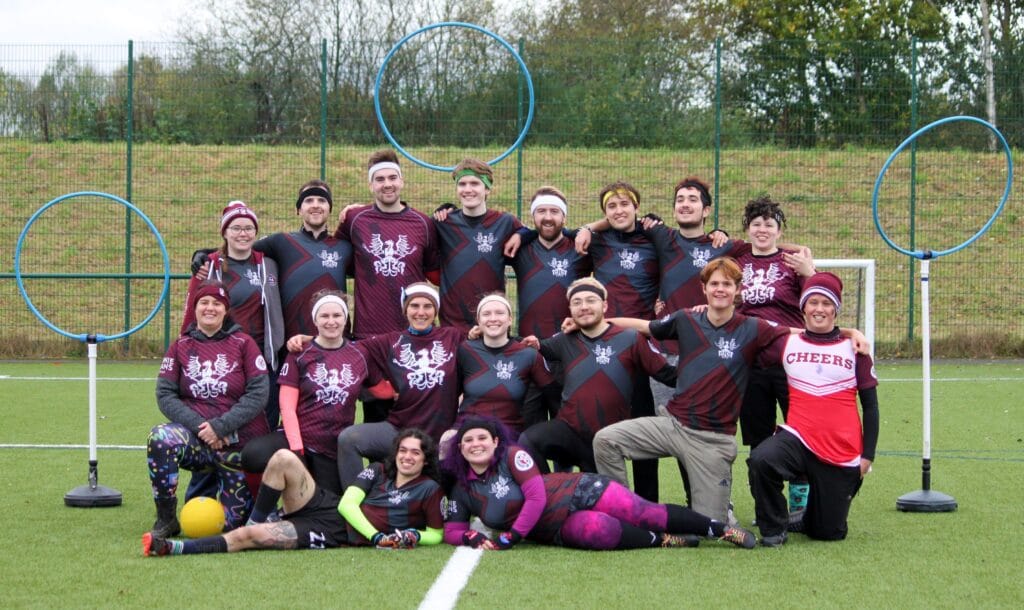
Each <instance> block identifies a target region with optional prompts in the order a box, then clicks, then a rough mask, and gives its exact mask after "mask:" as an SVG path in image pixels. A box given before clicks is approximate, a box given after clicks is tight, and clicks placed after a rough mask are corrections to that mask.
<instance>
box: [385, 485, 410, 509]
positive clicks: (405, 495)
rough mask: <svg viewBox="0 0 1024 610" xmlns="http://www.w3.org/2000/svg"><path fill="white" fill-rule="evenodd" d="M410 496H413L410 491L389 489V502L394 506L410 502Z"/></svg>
mask: <svg viewBox="0 0 1024 610" xmlns="http://www.w3.org/2000/svg"><path fill="white" fill-rule="evenodd" d="M410 497H412V496H411V494H410V493H409V492H408V491H402V490H401V489H391V490H388V503H389V504H392V505H394V506H399V505H400V504H403V503H405V502H408V501H409V498H410Z"/></svg>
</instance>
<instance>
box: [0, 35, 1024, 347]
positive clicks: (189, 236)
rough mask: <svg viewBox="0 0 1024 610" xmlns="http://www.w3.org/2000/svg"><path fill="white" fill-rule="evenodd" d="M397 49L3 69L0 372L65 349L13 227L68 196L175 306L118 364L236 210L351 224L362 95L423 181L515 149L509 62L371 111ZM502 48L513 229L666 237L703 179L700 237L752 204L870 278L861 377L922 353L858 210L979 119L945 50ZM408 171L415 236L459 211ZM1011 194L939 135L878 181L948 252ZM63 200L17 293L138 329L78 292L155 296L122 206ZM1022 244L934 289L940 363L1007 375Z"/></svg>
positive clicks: (279, 227)
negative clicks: (682, 200)
mask: <svg viewBox="0 0 1024 610" xmlns="http://www.w3.org/2000/svg"><path fill="white" fill-rule="evenodd" d="M392 44H393V43H381V42H379V41H322V42H320V43H319V44H313V45H296V46H294V47H293V48H291V49H283V50H281V51H280V52H279V53H277V54H274V55H267V54H263V55H245V54H242V53H240V52H239V51H238V50H237V49H231V48H227V47H224V48H218V47H203V48H200V47H197V46H195V45H186V44H171V43H162V44H152V43H145V44H129V45H104V46H88V47H72V46H65V47H55V46H15V45H0V168H2V169H0V171H2V172H3V179H2V181H0V218H2V222H0V260H2V261H3V269H0V272H2V273H0V301H2V308H0V309H2V312H3V313H2V316H3V317H2V319H0V338H2V341H0V345H2V346H3V347H2V348H0V355H2V356H4V357H55V356H63V355H68V354H73V353H77V352H78V351H80V350H81V347H80V346H77V345H72V344H71V342H69V341H65V340H63V339H59V338H58V337H57V336H56V335H55V334H53V333H51V332H50V331H48V330H46V329H45V328H44V327H43V326H42V325H41V324H40V323H39V322H38V321H36V319H35V318H34V317H33V316H32V315H31V314H30V313H29V312H28V310H27V308H26V307H25V306H24V303H23V301H22V298H21V296H20V294H19V291H18V289H17V286H16V283H15V280H14V278H13V275H14V249H15V243H16V242H17V240H18V237H19V234H20V232H21V230H22V228H23V227H24V225H25V222H26V220H27V219H28V218H29V217H30V216H31V215H32V214H33V212H35V210H37V209H38V208H39V207H40V206H41V205H43V204H45V203H46V202H48V201H50V200H52V199H54V198H56V197H58V196H60V195H63V194H66V193H69V192H74V191H85V190H89V191H104V192H109V193H112V194H116V195H119V196H122V197H124V198H125V199H127V200H130V201H131V202H133V203H134V204H135V205H136V206H138V207H139V208H140V209H141V210H142V211H143V212H144V213H145V214H147V215H148V216H149V217H150V218H151V219H152V220H153V222H154V223H155V224H156V226H157V227H158V228H159V230H160V232H161V234H162V235H163V238H164V240H165V242H166V244H167V248H168V251H169V252H170V256H171V260H172V269H173V271H174V274H175V277H174V281H173V282H172V287H171V292H170V299H169V301H168V303H167V305H166V306H165V308H164V310H163V311H162V312H161V314H160V315H159V316H158V317H157V318H156V319H155V320H154V321H153V322H152V323H151V324H150V325H149V326H147V327H146V328H145V329H144V330H142V331H141V332H139V333H138V334H136V335H134V336H133V337H131V338H130V339H127V340H123V341H121V342H119V346H120V349H119V350H117V351H118V353H119V354H125V353H129V354H133V355H154V354H160V353H162V351H163V347H164V345H165V344H166V342H167V341H168V340H169V338H171V337H172V336H173V335H174V334H175V332H176V329H177V328H178V325H179V324H180V316H181V310H182V298H183V297H184V293H185V286H186V278H187V273H188V263H189V259H190V257H191V252H192V251H193V250H194V249H196V248H199V247H213V246H216V245H218V244H219V241H220V237H219V232H218V222H219V216H220V210H221V208H222V207H223V206H224V205H225V204H226V203H227V202H228V201H230V200H233V199H243V200H245V201H246V202H247V203H249V205H250V206H252V207H253V209H254V210H256V212H257V213H258V214H259V215H260V230H261V233H262V234H267V233H270V232H274V231H288V230H294V229H295V228H297V226H298V219H297V218H296V217H295V216H294V200H295V195H296V191H297V189H298V187H299V185H301V184H302V183H304V182H305V181H307V180H309V179H311V178H316V177H321V178H324V179H326V180H327V181H328V182H329V183H330V184H331V185H332V187H333V189H334V193H335V196H334V197H335V204H336V208H335V209H336V210H337V209H338V207H340V206H341V205H344V204H347V203H356V202H359V203H365V202H367V201H368V199H369V192H368V188H367V185H366V178H365V161H366V158H367V157H368V155H369V153H370V152H371V151H373V150H374V149H377V148H382V147H386V146H388V145H389V144H388V142H387V141H386V139H385V137H384V135H383V133H382V131H381V128H380V126H379V122H378V117H377V115H376V114H375V112H374V99H375V96H376V97H378V98H379V100H378V101H379V102H380V105H381V113H382V116H383V118H384V120H385V122H386V124H387V126H388V128H389V130H390V131H391V133H392V134H393V135H394V137H395V138H396V139H397V141H398V142H399V143H400V144H401V146H402V147H403V148H404V149H406V151H407V152H408V153H409V154H412V155H414V156H416V157H417V158H419V159H422V160H425V161H428V162H430V163H433V164H438V165H454V164H455V163H457V162H458V161H459V160H460V159H461V158H463V157H465V156H475V157H479V158H482V159H485V160H489V159H493V158H495V157H497V156H499V155H500V154H502V152H503V151H505V150H506V149H507V147H508V146H509V145H510V144H511V143H512V142H513V141H514V140H515V139H516V136H517V134H518V133H519V132H520V130H521V129H523V121H524V118H525V116H526V113H527V111H528V109H529V105H530V103H531V100H530V97H529V95H528V88H527V87H526V86H525V85H526V82H525V79H524V77H523V74H522V72H521V70H520V67H519V64H518V63H517V62H516V61H515V60H514V59H513V58H512V57H511V55H510V54H509V53H508V52H507V51H506V50H505V49H503V48H502V47H501V46H500V45H498V44H495V43H494V41H493V40H491V39H489V38H488V37H486V36H483V35H479V34H476V33H472V32H468V33H466V32H454V31H446V30H444V29H442V30H438V31H434V32H431V33H428V34H424V35H423V36H417V37H415V38H413V39H411V40H410V41H409V42H408V43H407V44H406V45H403V47H402V49H400V50H398V51H397V52H396V53H394V54H393V56H392V57H391V58H390V60H389V62H388V67H387V70H386V71H385V72H384V74H382V75H381V78H380V87H379V89H377V88H375V83H376V81H377V70H378V69H379V67H380V65H381V63H382V62H383V60H384V57H385V55H386V54H387V53H388V51H389V49H390V48H391V45H392ZM678 45H681V43H678ZM516 46H517V48H518V50H519V52H520V53H521V55H522V57H523V59H524V60H525V63H526V65H527V66H528V67H529V70H530V72H531V75H532V83H533V88H534V92H535V99H534V100H533V103H534V110H535V119H534V122H533V124H532V126H530V129H529V133H528V137H527V138H526V140H525V144H524V145H523V146H522V147H521V148H520V149H519V150H517V151H515V152H514V153H513V154H512V155H510V156H509V157H508V158H507V159H505V160H504V161H502V162H501V163H499V164H498V165H497V168H496V184H495V190H494V193H493V195H492V199H491V202H492V207H499V208H502V209H505V210H508V211H510V212H512V213H514V214H518V215H519V216H520V217H521V218H523V219H524V221H525V222H526V224H530V223H529V220H528V218H527V217H528V214H526V213H524V208H527V207H528V201H529V197H530V194H531V193H532V191H533V190H534V189H536V188H537V187H539V186H541V185H544V184H553V185H556V186H558V187H559V188H561V189H562V190H563V191H565V192H566V193H567V195H568V196H569V200H570V212H569V220H568V224H569V225H570V226H578V225H579V224H582V223H584V222H587V221H590V220H593V219H595V218H597V217H598V216H599V215H600V208H599V205H598V203H597V200H596V195H597V192H598V191H599V190H600V188H601V187H602V186H603V185H604V184H607V183H609V182H612V181H615V180H620V179H622V180H627V181H629V182H631V183H632V184H634V185H635V186H637V187H638V189H639V190H640V192H641V194H642V201H641V211H642V212H648V211H652V212H655V213H657V214H659V215H661V216H662V217H664V218H665V219H666V221H668V222H671V218H672V211H671V202H672V198H673V195H674V193H673V192H672V189H673V185H674V184H675V183H676V182H677V181H678V180H679V179H681V178H683V177H685V176H690V175H696V176H700V177H702V178H704V179H705V180H706V181H707V182H708V183H709V184H710V185H711V186H712V192H713V193H714V195H715V208H714V214H713V217H712V220H711V221H709V228H710V225H712V224H714V225H716V226H720V227H722V228H724V229H725V230H727V231H728V232H730V234H731V235H732V236H733V237H745V236H744V235H743V231H742V228H741V222H740V221H741V217H742V210H743V207H744V205H745V203H746V202H747V200H749V199H751V198H753V197H755V196H758V195H760V194H762V193H768V194H770V195H771V196H772V197H773V198H775V199H776V200H778V201H780V202H781V203H782V205H783V208H784V210H785V213H786V217H787V221H788V222H787V227H786V232H785V236H784V240H785V241H788V242H792V243H798V244H804V245H807V246H809V247H810V248H811V249H812V250H813V252H814V254H815V256H816V257H819V258H829V259H835V258H871V259H875V260H876V262H877V266H878V285H877V293H878V294H877V302H876V320H877V329H876V332H877V335H876V336H877V340H878V346H877V352H878V354H879V355H882V356H909V355H914V354H915V353H916V352H917V349H918V347H917V345H918V343H919V337H920V330H919V325H920V315H921V313H920V311H919V307H920V303H919V299H920V295H919V294H918V290H919V285H918V278H917V265H916V263H915V262H913V261H910V260H908V259H907V257H905V256H902V255H899V254H897V253H895V252H893V251H892V250H890V249H889V248H887V247H886V246H885V245H884V243H883V242H882V240H881V238H880V237H879V236H878V234H877V231H876V229H875V226H874V221H873V218H872V205H871V193H872V187H873V186H874V181H875V178H876V176H877V175H878V171H879V169H880V168H881V166H882V164H883V163H884V161H885V160H886V158H887V156H888V155H889V153H890V152H891V150H892V149H894V148H895V147H896V145H897V144H899V142H901V141H902V140H903V138H905V137H906V136H907V135H909V134H910V133H911V132H912V131H913V130H914V129H915V128H918V127H921V126H923V125H925V124H927V123H929V122H931V121H933V120H935V119H938V118H941V117H944V116H950V115H955V114H970V115H975V116H979V117H982V118H984V117H985V114H984V106H985V105H984V96H983V95H981V94H980V93H979V92H981V91H983V86H982V83H981V82H980V80H979V78H978V77H977V74H974V76H973V77H972V78H973V80H970V79H967V77H963V78H960V79H959V80H958V79H957V78H955V76H956V73H957V72H956V70H953V69H952V68H950V67H949V66H948V65H944V64H943V61H945V60H946V59H948V58H946V57H945V53H946V50H945V49H944V47H943V46H942V45H940V44H938V43H922V42H919V41H907V42H906V43H905V44H900V45H892V44H890V43H879V42H849V43H843V44H835V43H832V44H821V45H817V44H813V43H808V42H805V41H800V42H796V41H780V42H777V43H773V44H770V45H762V46H761V47H758V48H756V49H752V48H723V46H722V45H721V44H717V45H715V46H714V47H712V48H707V49H697V50H694V49H692V48H683V47H682V46H677V45H676V44H674V43H672V42H671V41H660V42H659V43H657V44H654V43H649V42H633V43H623V42H614V43H608V42H606V41H593V40H582V39H571V40H570V39H567V40H563V41H561V42H560V43H558V44H554V43H548V44H546V45H545V46H538V47H536V48H531V47H530V46H528V45H525V44H523V43H519V44H517V45H516ZM957 68H958V69H960V71H961V72H963V73H970V72H971V70H970V66H958V67H957ZM1010 72H1012V71H1010V70H1007V69H1005V68H1001V67H1000V65H998V64H997V66H996V74H995V79H996V82H997V83H998V84H999V87H998V89H997V91H998V92H999V95H998V98H997V116H998V117H999V126H1000V129H1001V131H1002V132H1003V133H1004V134H1005V135H1006V136H1007V138H1008V139H1009V140H1010V142H1011V144H1012V145H1013V146H1014V147H1017V148H1019V146H1020V145H1021V143H1022V141H1024V102H1021V99H1020V98H1021V96H1022V95H1024V87H1022V86H1021V80H1020V76H1018V75H1017V74H1016V73H1010ZM403 165H404V167H405V170H404V172H405V177H406V187H405V191H404V192H403V198H404V199H405V200H407V201H409V202H410V203H411V204H412V205H413V206H415V207H417V208H418V209H420V210H423V211H425V212H429V211H431V210H433V209H434V208H435V207H436V206H437V205H438V204H440V203H442V202H445V201H451V200H452V199H454V189H453V187H452V183H451V180H450V177H449V176H448V175H447V174H444V173H442V172H436V171H431V170H427V169H424V168H422V167H419V166H417V165H414V164H413V163H410V162H407V161H404V160H403ZM1004 181H1005V162H1004V160H1003V158H1002V156H1001V155H1000V154H998V152H996V153H993V152H991V151H990V142H989V138H988V133H987V132H986V130H984V129H982V128H979V127H977V126H974V125H966V124H961V123H957V124H952V125H950V126H948V127H944V128H942V129H940V130H936V131H935V132H933V133H931V134H929V135H928V136H927V137H923V138H921V140H920V142H919V146H918V147H916V149H915V150H914V151H913V154H909V153H908V154H906V155H904V156H903V157H901V158H900V159H899V160H898V161H897V163H895V164H894V166H893V169H892V170H890V173H889V174H888V175H887V177H886V182H885V189H884V191H883V198H882V199H881V200H880V202H879V210H880V212H881V213H880V222H882V223H883V224H884V226H885V228H886V231H887V233H889V234H890V235H891V236H893V237H894V238H895V239H896V240H897V241H900V243H901V244H905V245H908V246H913V247H917V248H931V249H942V248H944V247H949V246H951V245H955V244H956V243H959V241H963V239H965V238H966V237H969V236H970V235H971V234H973V233H974V232H975V231H976V230H977V229H978V228H979V227H980V226H981V225H982V224H984V222H985V221H986V220H987V219H988V217H989V216H990V215H991V214H992V211H993V210H994V209H995V206H996V204H997V202H998V200H999V196H1000V195H1001V193H1002V188H1003V185H1004ZM72 201H76V200H72ZM72 201H69V202H68V203H67V204H66V205H67V207H69V208H70V209H68V210H55V211H54V213H53V214H50V213H48V214H46V215H45V216H44V217H43V218H41V219H40V221H39V222H37V223H36V225H35V226H34V227H33V229H32V231H30V234H29V235H28V236H27V237H26V246H25V249H24V251H23V253H22V273H23V274H29V275H27V276H26V279H25V286H26V289H27V292H28V294H29V295H30V297H31V298H32V300H33V302H34V303H36V304H37V306H39V308H40V310H41V311H42V312H43V313H44V315H46V316H47V317H50V318H52V319H55V320H59V321H60V324H61V325H67V326H73V327H75V328H71V329H69V330H72V331H73V332H103V333H106V334H112V333H114V332H118V331H120V330H123V329H124V328H126V327H130V326H132V325H133V323H134V321H138V320H140V319H142V318H143V317H144V316H145V315H146V314H147V313H148V312H149V311H150V309H151V308H152V307H153V303H154V299H155V298H156V295H157V294H159V284H160V282H159V280H153V279H124V278H123V277H120V278H106V277H104V278H93V279H85V278H82V277H78V276H79V275H87V274H90V273H91V274H122V275H123V274H153V273H157V272H159V270H160V264H161V263H160V260H159V256H157V255H154V254H153V253H154V251H155V249H156V246H155V241H154V240H153V239H152V238H151V236H150V235H149V231H148V228H146V226H145V225H144V223H142V222H139V221H138V220H137V219H135V220H133V219H132V218H131V215H126V214H125V211H124V209H123V208H120V207H119V206H116V205H105V204H101V203H98V202H93V201H88V202H87V201H84V200H83V201H81V202H80V203H79V202H75V203H72ZM524 202H527V203H526V204H524ZM58 207H64V206H63V205H62V206H58ZM1021 225H1022V220H1021V196H1020V194H1019V193H1017V192H1015V193H1014V194H1013V195H1012V198H1011V200H1010V201H1009V202H1008V203H1007V206H1006V209H1005V212H1004V213H1003V215H1002V217H1001V218H1000V219H999V220H998V221H997V222H996V223H995V224H994V226H993V228H992V230H991V231H990V232H989V233H987V234H986V235H985V237H984V238H983V239H980V240H979V241H978V242H977V243H976V244H975V245H972V246H971V247H970V248H968V249H966V250H965V251H963V252H960V253H958V254H956V255H953V256H950V257H947V258H943V259H940V260H939V261H938V262H936V263H934V264H933V265H932V291H931V295H932V296H931V315H932V339H933V351H935V352H936V353H937V354H941V355H944V356H970V357H988V356H1022V355H1024V325H1022V324H1021V322H1020V320H1021V319H1022V316H1024V288H1022V287H1021V283H1020V282H1019V281H1017V270H1018V269H1020V268H1021V266H1022V263H1024V242H1022V240H1021V239H1020V238H1019V235H1020V233H1021V229H1022V226H1021ZM47 274H50V275H52V276H53V277H48V276H47ZM61 274H63V275H61ZM69 274H70V275H72V276H75V277H68V275H69ZM841 275H843V277H844V279H845V280H846V283H847V293H848V294H847V298H848V299H851V298H852V299H858V298H859V296H860V295H862V294H863V290H862V288H861V287H860V282H861V280H862V274H861V273H860V272H858V271H856V270H853V269H850V270H843V271H842V272H841ZM846 309H847V310H851V308H849V307H848V308H846ZM852 309H856V307H854V308H852ZM843 321H844V322H845V323H854V322H855V320H854V319H853V317H852V316H851V317H848V318H847V319H845V320H843Z"/></svg>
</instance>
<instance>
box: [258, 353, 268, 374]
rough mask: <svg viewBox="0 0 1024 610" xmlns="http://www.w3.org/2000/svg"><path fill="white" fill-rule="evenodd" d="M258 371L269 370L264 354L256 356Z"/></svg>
mask: <svg viewBox="0 0 1024 610" xmlns="http://www.w3.org/2000/svg"><path fill="white" fill-rule="evenodd" d="M256 370H259V371H265V370H267V361H266V360H264V359H263V354H260V355H259V356H256Z"/></svg>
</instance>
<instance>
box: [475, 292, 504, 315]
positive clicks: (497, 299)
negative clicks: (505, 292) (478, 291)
mask: <svg viewBox="0 0 1024 610" xmlns="http://www.w3.org/2000/svg"><path fill="white" fill-rule="evenodd" d="M488 303H501V304H502V305H504V306H505V309H507V310H508V313H509V315H512V304H511V303H509V302H508V299H506V298H505V297H503V296H501V295H500V294H489V295H487V296H485V297H484V298H482V299H480V302H479V303H477V304H476V317H478V318H479V317H480V310H481V309H483V308H484V305H486V304H488Z"/></svg>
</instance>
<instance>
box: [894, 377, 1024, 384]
mask: <svg viewBox="0 0 1024 610" xmlns="http://www.w3.org/2000/svg"><path fill="white" fill-rule="evenodd" d="M915 381H916V382H921V378H920V377H908V378H902V377H897V378H892V379H890V378H888V377H879V378H878V382H879V383H911V382H915ZM932 381H951V382H954V383H963V382H971V381H978V382H988V381H1024V377H944V378H941V379H936V378H935V377H932Z"/></svg>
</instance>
